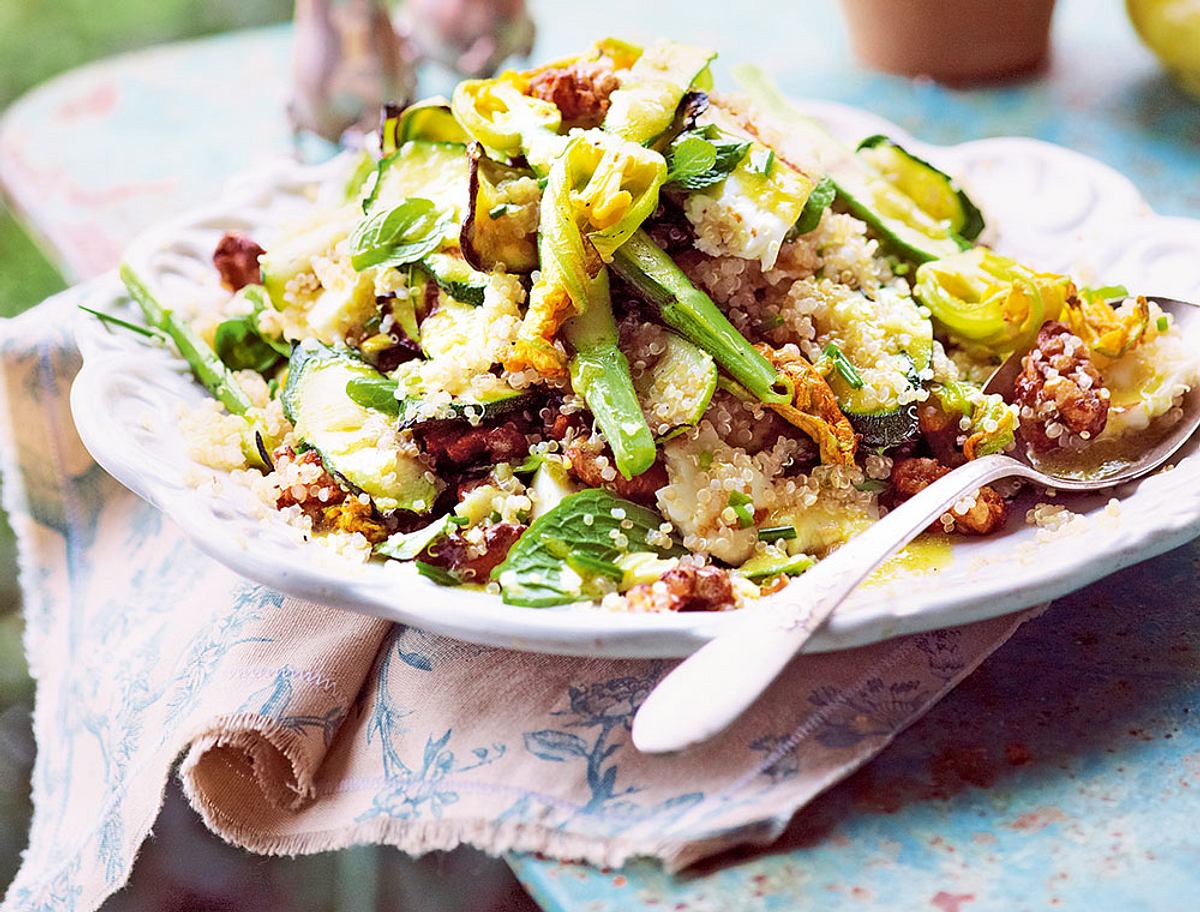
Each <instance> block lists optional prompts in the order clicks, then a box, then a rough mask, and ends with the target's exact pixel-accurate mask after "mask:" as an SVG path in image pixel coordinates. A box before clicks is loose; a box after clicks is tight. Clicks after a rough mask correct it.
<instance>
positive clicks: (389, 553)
mask: <svg viewBox="0 0 1200 912" xmlns="http://www.w3.org/2000/svg"><path fill="white" fill-rule="evenodd" d="M453 528H454V523H453V522H452V521H451V519H450V517H449V516H443V517H442V518H441V519H435V520H434V521H433V522H431V523H430V524H429V525H427V526H425V527H424V528H423V529H417V530H415V531H413V532H397V533H396V534H395V535H392V536H389V537H388V539H387V540H386V541H382V542H380V543H379V544H378V545H376V546H375V553H376V554H381V555H383V556H384V557H391V558H394V559H395V560H402V561H406V560H412V559H413V558H415V557H416V556H417V555H418V554H420V553H421V552H422V551H424V550H425V549H426V548H428V547H429V546H430V545H432V544H433V543H434V542H436V541H439V540H440V539H443V538H445V537H446V536H447V535H449V534H450V532H451V530H452V529H453Z"/></svg>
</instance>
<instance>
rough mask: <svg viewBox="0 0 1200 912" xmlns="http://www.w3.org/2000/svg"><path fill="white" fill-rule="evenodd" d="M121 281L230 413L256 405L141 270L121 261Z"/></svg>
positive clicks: (198, 378)
mask: <svg viewBox="0 0 1200 912" xmlns="http://www.w3.org/2000/svg"><path fill="white" fill-rule="evenodd" d="M121 281H122V282H124V283H125V287H126V288H127V289H128V290H129V294H130V296H131V297H132V298H133V299H134V300H135V301H137V303H138V306H139V307H141V308H142V314H143V315H144V316H145V317H146V322H147V323H149V324H150V325H151V326H152V327H154V328H155V329H158V330H161V331H162V332H165V333H166V334H167V335H168V336H170V337H171V341H172V342H174V343H175V347H176V348H178V349H179V354H180V355H182V356H183V360H184V361H186V362H187V363H188V365H189V366H190V367H191V368H192V373H193V374H195V375H196V379H197V380H199V381H200V382H201V383H202V384H204V387H205V389H207V390H208V391H209V392H210V393H212V394H213V395H214V396H215V397H216V398H217V399H219V400H221V402H222V403H224V405H225V408H227V409H229V412H230V414H233V415H244V414H246V413H247V412H249V411H250V410H251V409H253V408H254V403H253V402H252V401H251V400H250V397H249V396H248V395H246V391H245V390H243V389H242V388H241V386H239V385H238V382H237V380H236V379H234V376H233V373H232V372H231V371H230V370H229V369H228V368H227V367H225V365H224V364H222V363H221V359H220V358H218V357H217V353H216V352H214V351H213V350H212V349H211V348H209V347H208V344H207V343H206V342H205V341H204V340H203V339H201V338H200V336H199V335H197V334H196V332H195V330H193V329H192V328H191V327H190V326H188V325H187V324H186V323H185V322H183V321H182V320H179V319H176V317H175V314H174V313H172V312H171V311H170V310H169V309H168V308H166V307H164V306H163V305H162V304H161V303H160V302H159V301H158V299H157V298H155V297H154V295H153V293H151V291H150V289H149V288H147V287H146V285H145V283H144V282H143V281H142V280H141V278H139V277H138V274H137V273H136V272H134V271H133V269H132V268H131V267H130V266H129V265H128V264H125V263H122V264H121Z"/></svg>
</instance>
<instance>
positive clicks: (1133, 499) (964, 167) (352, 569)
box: [71, 101, 1200, 657]
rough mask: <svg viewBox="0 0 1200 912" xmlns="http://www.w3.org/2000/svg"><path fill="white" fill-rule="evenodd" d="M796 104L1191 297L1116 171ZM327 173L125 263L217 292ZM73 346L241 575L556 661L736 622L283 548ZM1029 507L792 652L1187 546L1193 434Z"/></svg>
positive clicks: (77, 390) (88, 324)
mask: <svg viewBox="0 0 1200 912" xmlns="http://www.w3.org/2000/svg"><path fill="white" fill-rule="evenodd" d="M797 107H799V108H800V109H801V110H803V111H805V112H806V113H808V114H810V115H811V116H813V117H815V118H817V119H819V120H821V121H823V122H824V123H825V124H826V125H827V126H828V127H829V129H830V130H831V131H832V132H834V133H835V134H836V135H838V136H839V137H841V138H842V139H844V140H846V141H848V142H857V140H859V139H860V138H862V137H864V136H867V135H870V134H873V133H886V134H888V135H890V136H892V137H893V138H895V139H897V140H898V141H900V142H901V143H903V144H904V145H906V146H907V147H909V148H911V149H912V150H913V151H915V152H916V153H917V154H919V155H921V156H922V157H925V158H928V159H929V160H930V161H932V162H934V163H935V164H937V165H938V166H939V167H941V168H942V169H943V170H946V171H948V172H949V173H952V174H955V175H956V176H958V177H959V178H960V179H961V180H962V181H963V183H964V184H965V185H966V186H967V187H968V188H969V189H970V191H971V194H972V197H973V198H974V199H975V200H976V202H977V203H978V204H979V205H980V207H981V208H982V209H983V211H984V214H985V216H986V217H987V218H988V222H989V227H988V231H987V234H986V235H985V237H984V240H985V241H986V242H988V243H989V244H991V245H992V246H994V247H996V248H997V249H998V250H1000V251H1001V252H1003V253H1007V254H1009V255H1011V256H1013V257H1015V258H1017V259H1019V260H1021V261H1023V262H1026V263H1028V264H1029V265H1032V266H1035V267H1037V268H1039V269H1044V270H1052V271H1059V272H1070V273H1071V274H1072V275H1074V276H1075V277H1076V278H1077V280H1079V281H1081V282H1085V283H1089V284H1100V283H1102V284H1115V283H1120V284H1125V285H1126V286H1128V287H1130V288H1132V289H1136V290H1138V291H1140V292H1144V293H1147V294H1158V295H1165V296H1170V297H1176V298H1180V299H1183V300H1194V301H1200V221H1196V220H1190V219H1181V218H1167V217H1163V216H1158V215H1155V214H1154V213H1153V212H1151V211H1150V209H1149V207H1148V206H1147V205H1146V203H1145V202H1144V200H1143V199H1142V198H1141V196H1140V194H1139V193H1138V192H1137V190H1136V189H1135V188H1134V187H1133V185H1132V184H1131V183H1130V182H1129V181H1128V180H1126V179H1125V178H1124V177H1122V176H1121V175H1119V174H1117V173H1116V172H1115V171H1113V170H1111V169H1110V168H1108V167H1107V166H1105V165H1103V164H1101V163H1099V162H1096V161H1094V160H1091V159H1088V158H1086V157H1084V156H1081V155H1079V154H1077V153H1074V152H1071V151H1070V150H1067V149H1063V148H1060V147H1057V146H1053V145H1050V144H1047V143H1043V142H1040V141H1036V140H1029V139H1020V138H993V139H984V140H979V141H975V142H969V143H964V144H962V145H959V146H953V147H939V146H930V145H927V144H924V143H921V142H919V141H917V140H915V139H913V138H912V137H910V136H908V135H907V134H906V133H905V131H903V130H902V129H900V128H899V127H897V126H896V125H894V124H891V123H889V122H887V121H886V120H883V119H882V118H879V117H876V116H874V115H872V114H869V113H867V112H864V111H859V110H857V109H853V108H849V107H846V106H843V105H837V104H833V103H828V102H816V101H812V102H797ZM346 167H347V162H346V161H345V160H341V159H335V160H333V161H331V162H328V163H326V164H323V165H319V166H303V165H298V164H295V163H293V162H288V161H281V162H278V163H275V164H273V165H271V166H269V167H266V168H264V169H261V170H257V171H254V172H251V173H247V174H244V175H241V176H238V177H236V178H235V179H233V180H232V181H231V182H230V184H229V186H228V188H227V190H226V192H225V193H224V194H223V195H222V197H221V198H220V199H219V200H218V201H217V202H216V203H214V204H213V205H212V206H209V207H206V208H205V209H203V210H200V211H196V212H193V213H189V214H187V215H184V216H181V217H179V218H176V219H173V220H171V221H170V222H167V223H164V224H163V225H161V226H159V227H157V228H155V229H153V230H151V231H150V232H148V233H146V234H145V235H143V236H142V237H140V238H139V239H138V240H137V241H136V242H135V243H134V245H133V246H132V247H131V248H130V250H129V251H128V253H127V256H126V260H127V262H129V263H130V265H132V266H133V267H134V269H135V270H137V272H138V273H139V274H140V275H141V276H143V278H145V279H146V280H147V281H148V282H149V283H150V284H151V286H152V287H153V288H154V289H155V290H156V292H157V293H158V294H159V295H160V296H161V297H162V298H163V300H166V301H174V300H180V299H181V298H187V299H193V300H194V299H203V297H204V296H205V295H210V294H211V295H216V294H220V289H219V287H218V285H217V276H216V274H215V271H214V270H213V269H212V266H211V259H210V257H211V253H212V250H213V248H214V246H215V245H216V241H217V239H218V238H219V237H220V236H221V234H222V233H224V232H225V231H228V230H238V231H244V232H246V233H249V234H251V235H252V236H253V237H255V238H256V239H259V240H260V242H266V244H267V246H269V242H270V239H271V236H272V234H273V233H274V231H275V228H276V226H278V225H281V224H283V223H285V222H286V221H287V220H288V219H289V218H290V217H292V216H294V215H296V214H299V213H301V212H303V211H304V210H305V209H307V208H308V207H309V206H311V204H312V201H313V199H314V198H315V197H318V196H320V195H321V194H322V193H327V192H330V190H331V188H334V187H335V186H336V184H337V177H338V175H339V174H340V173H342V172H344V171H345V169H346ZM73 294H74V296H75V299H76V302H77V303H80V304H83V305H85V306H87V307H89V308H92V309H95V310H101V311H105V312H108V313H112V314H114V315H118V316H121V317H123V318H124V319H127V320H133V321H137V322H140V315H139V312H138V310H137V307H136V305H134V304H133V303H132V301H130V299H129V298H128V296H127V295H126V294H125V292H124V290H123V288H122V286H121V284H120V282H119V280H118V279H117V278H116V276H115V275H109V276H105V277H102V278H101V279H98V280H96V281H94V282H92V283H89V284H87V285H83V286H80V287H79V288H77V289H75V291H74V292H73ZM75 335H76V339H77V342H78V345H79V348H80V350H81V352H82V355H83V367H82V369H81V371H80V373H79V375H78V376H77V378H76V380H75V383H74V386H73V388H72V394H71V406H72V411H73V413H74V416H75V422H76V425H77V427H78V430H79V433H80V436H81V438H82V440H83V442H84V444H85V445H86V446H87V448H88V450H89V451H90V452H91V453H92V455H93V457H94V458H95V459H96V461H97V462H98V463H99V464H100V465H101V466H103V467H104V468H105V469H106V470H107V471H108V472H109V473H110V474H112V475H113V476H114V477H115V478H117V479H118V480H119V481H120V482H121V483H122V484H124V485H125V486H126V487H128V488H130V489H131V490H132V491H134V492H135V493H137V494H138V495H139V496H141V497H143V498H145V499H146V500H147V501H149V502H150V503H152V504H154V505H155V506H156V507H158V508H159V509H160V510H162V511H163V512H164V513H165V514H166V515H167V516H169V517H170V518H171V519H172V520H173V521H174V522H175V523H176V524H177V525H178V526H180V527H181V528H182V529H183V531H184V532H185V534H186V535H187V536H188V537H189V538H190V539H191V541H192V542H194V543H195V544H196V545H197V546H198V547H199V548H201V549H202V550H203V551H205V552H207V553H208V554H209V555H211V556H212V557H214V558H215V559H216V560H218V561H220V562H221V563H223V564H225V565H227V566H229V567H230V568H232V569H233V570H235V571H236V572H238V573H240V574H242V575H243V576H246V577H248V578H250V579H252V580H255V581H257V582H260V583H262V584H264V585H267V586H270V587H272V588H274V589H277V590H279V591H281V592H284V593H287V594H289V595H292V596H296V597H299V598H304V599H308V600H311V601H316V602H321V603H324V604H328V605H333V606H336V607H340V608H344V609H347V610H352V611H360V612H365V613H368V614H372V615H376V616H378V617H383V618H387V619H390V620H394V621H397V622H400V623H406V624H412V625H416V626H419V627H423V628H425V629H428V630H431V631H433V632H436V633H441V634H446V635H449V636H454V637H458V638H460V639H464V640H469V641H472V642H477V643H482V644H486V645H494V646H502V647H511V648H519V649H529V650H536V651H542V652H553V653H562V654H571V655H588V656H614V657H615V656H625V657H668V656H682V655H686V654H688V653H689V652H691V651H693V650H694V649H696V648H698V647H699V646H700V645H702V644H703V643H704V642H706V641H707V640H708V639H710V638H711V637H712V636H714V635H716V634H717V633H718V632H720V631H721V630H722V629H723V628H724V627H725V626H726V625H727V624H729V623H735V622H736V618H737V612H727V613H716V614H710V613H681V614H620V613H614V612H609V611H606V610H603V609H600V608H593V607H583V606H579V607H568V608H562V609H530V608H518V607H513V606H507V605H504V604H503V603H501V602H500V600H499V599H498V598H496V597H494V596H489V595H486V594H484V593H481V592H475V591H469V590H464V589H450V588H443V587H439V586H437V585H436V584H434V583H432V582H431V581H429V580H426V579H424V578H423V577H421V576H419V575H418V574H417V573H416V572H415V570H414V569H413V567H412V566H411V565H400V564H395V563H391V564H388V565H382V564H362V563H357V562H354V561H352V560H350V559H348V558H345V557H342V556H341V555H338V554H336V553H334V552H333V551H331V550H329V549H327V548H325V547H324V546H322V545H320V544H319V543H315V542H306V541H303V540H302V539H301V538H300V536H299V533H298V532H297V531H296V530H295V529H294V528H292V527H290V526H288V525H287V524H286V523H285V522H283V520H282V519H281V518H280V517H279V516H277V515H275V514H273V513H272V512H271V511H264V510H263V509H262V508H261V505H259V504H257V503H256V502H252V499H251V497H250V495H249V492H248V491H247V489H246V488H244V487H243V486H241V485H239V484H237V483H236V482H235V481H234V480H233V479H232V478H230V477H229V476H228V475H225V474H224V473H220V472H215V471H213V470H211V469H207V468H205V467H203V466H200V465H198V464H196V463H195V462H193V461H192V460H191V458H190V457H189V456H188V453H187V447H186V444H185V442H184V440H183V439H182V435H181V433H180V431H179V430H178V422H179V415H180V412H181V410H182V409H183V408H185V407H186V406H188V405H193V404H195V403H197V402H199V401H201V400H202V399H204V398H205V397H206V395H207V394H206V393H205V391H204V390H203V389H202V388H201V387H200V386H199V385H198V384H196V383H195V382H194V381H193V380H192V378H191V375H190V374H189V373H188V370H187V367H186V365H184V363H183V362H182V360H180V359H179V358H178V357H177V356H175V355H174V354H173V353H172V352H170V351H168V350H166V349H163V348H160V347H154V346H147V345H146V344H144V343H143V341H142V340H141V339H140V338H138V337H136V336H135V335H134V334H132V333H127V332H112V331H109V330H107V329H106V328H105V327H104V326H103V325H102V324H101V323H100V322H99V321H98V320H96V319H95V318H94V317H91V316H89V315H88V314H86V313H84V312H82V311H80V312H79V313H78V316H77V317H76V323H75ZM1112 498H1115V499H1116V501H1117V502H1116V503H1115V504H1112V503H1110V500H1111V499H1112ZM1038 499H1040V500H1043V501H1044V500H1046V498H1045V496H1040V497H1036V498H1035V497H1033V496H1032V495H1025V496H1024V498H1023V499H1018V501H1017V503H1016V505H1015V509H1014V510H1013V511H1012V512H1013V518H1012V520H1011V521H1010V524H1009V527H1008V529H1007V530H1006V531H1005V532H1004V533H1003V534H1002V535H998V536H994V537H991V538H988V539H984V540H961V541H956V543H955V544H954V547H953V548H952V550H951V551H950V552H949V553H948V554H945V555H942V556H940V557H939V559H938V560H936V561H933V562H925V563H923V564H922V563H913V564H912V565H910V566H904V565H901V566H900V567H899V568H898V569H896V570H894V571H893V572H892V573H891V574H890V575H888V576H885V577H884V578H882V579H881V580H879V581H877V582H875V583H874V584H872V585H869V586H864V587H860V589H859V590H858V591H856V593H855V594H854V595H853V596H852V597H851V598H850V599H849V600H848V601H847V602H846V604H845V605H843V606H842V607H841V608H840V609H839V610H838V612H837V613H836V614H835V615H834V616H833V617H832V618H831V619H830V621H829V622H828V623H827V624H826V625H825V626H824V627H823V628H822V629H821V630H820V631H819V632H818V634H817V635H816V636H815V637H814V638H813V639H812V640H810V641H809V643H808V646H807V648H808V649H809V650H810V651H828V650H835V649H845V648H849V647H853V646H857V645H862V644H865V643H870V642H875V641H878V640H883V639H888V638H890V637H894V636H898V635H902V634H907V633H914V632H918V631H923V630H931V629H937V628H941V627H948V626H954V625H959V624H966V623H970V622H973V621H977V620H982V619H984V618H989V617H995V616H998V615H1001V614H1005V613H1008V612H1011V611H1016V610H1019V609H1021V608H1025V607H1028V606H1030V605H1034V604H1038V603H1040V602H1043V601H1046V600H1048V599H1052V598H1055V597H1058V596H1061V595H1064V594H1066V593H1068V592H1070V591H1073V590H1075V589H1078V588H1080V587H1082V586H1084V585H1086V584H1088V583H1090V582H1092V581H1094V580H1097V579H1099V578H1101V577H1103V576H1105V575H1107V574H1110V573H1112V572H1115V571H1116V570H1118V569H1121V568H1122V567H1125V566H1128V565H1130V564H1133V563H1136V562H1138V561H1141V560H1145V559H1147V558H1149V557H1152V556H1154V555H1156V554H1159V553H1161V552H1163V551H1166V550H1168V549H1170V548H1173V547H1175V546H1177V545H1179V544H1182V543H1183V542H1185V541H1187V540H1189V539H1191V538H1193V537H1195V536H1197V535H1200V454H1198V453H1197V443H1196V442H1193V443H1192V444H1189V446H1188V447H1187V448H1186V449H1185V450H1184V451H1183V452H1182V453H1181V454H1180V456H1179V458H1178V459H1177V460H1176V461H1175V463H1174V465H1173V466H1172V467H1171V468H1170V470H1169V471H1164V472H1161V473H1158V474H1156V475H1153V476H1151V477H1149V478H1146V479H1143V480H1142V481H1140V482H1136V483H1133V484H1129V485H1124V486H1122V487H1120V488H1118V489H1115V490H1113V491H1112V492H1110V493H1106V494H1104V495H1100V496H1092V497H1086V498H1068V497H1065V496H1061V495H1060V496H1058V497H1056V498H1055V501H1056V502H1061V503H1063V504H1064V505H1065V506H1067V507H1068V508H1069V509H1070V510H1071V511H1072V512H1073V513H1076V514H1080V517H1081V518H1079V519H1075V520H1073V521H1072V522H1071V523H1070V526H1069V528H1067V529H1066V530H1063V531H1060V532H1057V533H1054V534H1049V533H1048V532H1046V531H1045V530H1038V529H1035V528H1034V527H1032V526H1028V525H1026V524H1025V522H1024V514H1025V511H1026V509H1027V508H1028V507H1030V506H1032V504H1033V503H1034V502H1035V501H1036V500H1038ZM803 591H804V587H803V585H802V581H798V582H797V583H795V584H793V585H792V586H789V587H788V588H786V589H784V590H783V591H782V592H780V593H778V594H777V595H774V596H771V598H772V599H774V600H779V601H783V602H795V603H796V604H797V606H798V609H799V608H800V607H802V599H803ZM747 610H753V609H747Z"/></svg>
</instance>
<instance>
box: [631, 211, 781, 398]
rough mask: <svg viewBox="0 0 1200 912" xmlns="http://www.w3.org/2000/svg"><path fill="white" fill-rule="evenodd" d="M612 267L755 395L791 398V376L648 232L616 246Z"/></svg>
mask: <svg viewBox="0 0 1200 912" xmlns="http://www.w3.org/2000/svg"><path fill="white" fill-rule="evenodd" d="M613 268H614V269H615V270H616V271H617V273H618V274H619V275H620V276H621V278H623V279H624V280H625V281H626V282H628V283H629V284H630V285H632V286H633V287H634V288H635V289H637V291H638V292H639V293H640V294H642V295H643V296H644V297H645V298H646V299H647V300H649V301H650V302H651V303H652V304H654V305H655V306H657V307H658V309H659V312H660V313H661V314H662V318H663V322H665V323H666V324H667V325H668V326H670V327H671V328H673V329H674V330H676V331H677V332H678V333H679V334H680V335H682V336H683V337H684V338H686V339H688V340H689V341H691V342H692V343H694V344H696V345H698V346H700V347H701V348H702V349H704V350H705V351H706V352H708V353H709V354H710V355H712V356H713V357H714V358H716V359H717V363H718V364H720V365H721V367H723V368H724V369H725V370H726V371H727V372H728V373H729V375H730V376H732V377H733V378H734V379H735V380H737V381H738V382H739V383H740V384H742V386H744V387H745V388H746V389H747V390H749V391H750V392H751V394H753V395H754V396H755V397H756V398H757V399H759V400H760V401H762V402H765V403H784V402H791V399H792V394H791V390H790V388H789V384H788V383H787V381H786V380H785V379H784V378H782V377H781V376H780V375H779V374H778V372H777V371H776V370H775V368H774V367H772V366H771V364H770V362H769V361H767V359H766V358H764V357H763V356H762V355H760V354H759V353H758V352H757V351H755V350H754V346H753V345H751V344H750V342H749V341H748V340H747V339H746V337H745V336H743V335H742V334H741V333H740V332H738V331H737V330H736V329H735V328H734V326H733V324H732V323H730V322H729V320H728V319H727V318H726V317H725V314H723V313H721V311H720V310H719V309H718V308H717V305H716V304H714V303H713V302H712V299H711V298H710V297H709V296H708V295H706V294H705V293H704V292H703V291H701V290H700V289H698V288H697V287H696V286H695V285H693V284H692V283H691V280H690V279H688V277H687V276H686V275H684V273H683V270H681V269H680V268H679V267H678V266H677V265H675V261H674V260H672V259H671V257H670V256H668V255H667V253H666V252H665V251H663V250H662V248H660V247H659V246H658V245H657V244H655V243H654V241H652V240H651V239H650V236H649V235H648V234H646V232H644V231H641V230H639V231H637V232H636V233H634V235H633V236H632V237H631V238H630V239H629V240H628V241H626V242H625V243H624V244H623V245H621V247H619V248H618V249H617V251H616V254H615V256H614V258H613Z"/></svg>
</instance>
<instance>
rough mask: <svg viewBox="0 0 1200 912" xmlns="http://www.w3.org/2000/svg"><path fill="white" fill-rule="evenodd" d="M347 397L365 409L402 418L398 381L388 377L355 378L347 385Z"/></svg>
mask: <svg viewBox="0 0 1200 912" xmlns="http://www.w3.org/2000/svg"><path fill="white" fill-rule="evenodd" d="M346 395H347V396H349V397H350V399H351V400H353V401H354V402H356V403H357V404H359V405H361V406H362V407H363V408H369V409H373V410H375V411H377V412H383V414H385V415H388V416H390V417H392V418H399V417H400V400H399V399H397V398H396V381H395V380H391V379H389V378H388V377H355V378H354V379H353V380H351V381H350V382H349V383H347V384H346Z"/></svg>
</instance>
